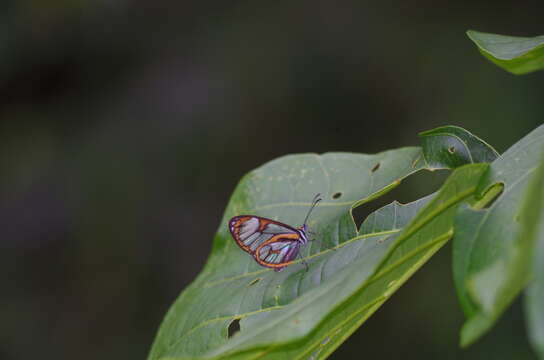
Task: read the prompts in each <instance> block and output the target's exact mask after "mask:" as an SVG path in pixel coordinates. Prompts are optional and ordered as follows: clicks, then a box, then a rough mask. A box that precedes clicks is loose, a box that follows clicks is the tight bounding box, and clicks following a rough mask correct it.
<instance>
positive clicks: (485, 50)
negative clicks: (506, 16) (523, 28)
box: [467, 30, 544, 75]
mask: <svg viewBox="0 0 544 360" xmlns="http://www.w3.org/2000/svg"><path fill="white" fill-rule="evenodd" d="M467 35H468V37H469V38H470V39H471V40H472V41H473V42H474V43H475V44H476V46H478V49H479V50H480V52H481V53H482V54H483V55H484V56H485V57H486V58H488V59H489V60H491V61H492V62H494V63H495V64H497V65H498V66H499V67H501V68H503V69H504V70H506V71H509V72H511V73H512V74H516V75H522V74H527V73H530V72H533V71H537V70H542V69H544V35H541V36H535V37H518V36H505V35H497V34H488V33H482V32H478V31H474V30H469V31H467Z"/></svg>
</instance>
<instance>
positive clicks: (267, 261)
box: [253, 234, 301, 271]
mask: <svg viewBox="0 0 544 360" xmlns="http://www.w3.org/2000/svg"><path fill="white" fill-rule="evenodd" d="M290 235H291V234H279V235H276V236H273V237H272V238H271V239H270V240H268V241H266V242H265V243H264V244H262V245H261V246H259V247H258V248H257V250H256V251H255V254H254V255H253V256H254V257H255V260H257V262H258V263H259V264H261V265H262V266H266V267H269V268H274V270H276V271H281V270H282V269H283V268H284V267H286V266H287V265H289V264H291V262H292V261H293V260H294V259H295V258H296V257H297V255H298V252H299V250H300V244H301V243H300V241H298V239H299V238H298V237H295V236H290ZM293 235H294V234H293Z"/></svg>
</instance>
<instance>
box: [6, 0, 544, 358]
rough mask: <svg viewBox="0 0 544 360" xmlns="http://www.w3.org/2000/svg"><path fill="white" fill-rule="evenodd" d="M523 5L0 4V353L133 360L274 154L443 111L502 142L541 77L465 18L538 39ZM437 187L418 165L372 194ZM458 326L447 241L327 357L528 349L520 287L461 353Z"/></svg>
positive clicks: (392, 133) (369, 140) (59, 0)
mask: <svg viewBox="0 0 544 360" xmlns="http://www.w3.org/2000/svg"><path fill="white" fill-rule="evenodd" d="M151 3H153V4H151ZM378 4H379V5H378ZM542 10H543V8H542V1H539V2H534V3H531V2H527V1H524V2H514V1H512V2H507V1H502V2H501V1H479V2H466V3H464V2H459V1H453V0H452V1H419V2H411V1H403V0H389V1H387V0H386V1H380V2H370V1H368V2H364V1H341V2H332V1H317V0H312V1H289V2H275V1H273V2H260V1H253V2H249V1H248V2H232V1H223V2H217V3H210V2H208V3H206V2H204V1H202V2H196V1H195V2H191V1H167V2H158V1H157V2H151V1H130V0H124V1H105V0H99V1H92V2H85V1H67V0H56V1H46V0H19V1H6V0H4V1H3V2H2V4H1V5H0V119H1V123H0V186H1V188H0V196H1V197H0V226H1V228H0V229H1V230H0V236H1V241H0V263H1V269H2V271H1V272H0V273H1V275H0V276H1V278H0V279H1V289H2V290H1V295H0V321H1V325H0V358H2V359H79V360H87V359H104V360H108V359H143V358H145V357H146V356H147V353H148V351H149V348H150V345H151V342H152V340H153V337H154V335H155V332H156V330H157V328H158V326H159V324H160V321H161V319H162V317H163V316H164V314H165V312H166V310H167V309H168V307H169V306H170V304H171V303H172V302H173V301H174V299H175V298H176V297H177V295H178V294H179V292H180V291H181V290H182V289H183V288H184V287H185V286H186V285H187V284H188V283H189V282H190V281H191V280H192V279H193V278H194V277H195V275H196V274H197V273H198V272H199V271H200V269H201V268H202V266H203V263H204V262H205V259H206V257H207V254H208V252H209V250H210V244H211V239H212V235H213V233H214V232H215V231H216V227H217V224H218V223H219V221H220V218H221V216H222V212H223V210H224V207H225V205H226V203H227V201H228V199H229V196H230V194H231V192H232V190H233V188H234V187H235V185H236V183H237V181H238V180H239V179H240V178H241V177H242V175H243V174H245V173H246V172H248V171H249V170H251V169H253V168H255V167H257V166H259V165H261V164H262V163H264V162H266V161H268V160H271V159H273V158H275V157H278V156H281V155H284V154H288V153H297V152H318V153H319V152H326V151H339V150H341V151H354V152H364V153H374V152H378V151H382V150H386V149H390V148H396V147H401V146H407V145H418V139H417V133H418V132H419V131H423V130H427V129H431V128H433V127H436V126H439V125H445V124H455V125H459V126H463V127H465V128H467V129H468V130H470V131H472V132H474V133H476V134H477V135H479V136H481V137H482V138H484V139H485V140H487V141H488V142H490V143H491V144H493V145H494V146H495V147H496V148H497V150H499V151H500V152H503V151H504V150H506V149H507V148H508V147H509V146H510V145H511V144H513V143H514V142H516V141H517V140H519V139H520V138H521V137H522V136H524V135H525V134H526V133H528V132H529V131H530V130H532V129H533V128H535V127H536V126H537V125H539V124H541V123H542V122H543V119H544V104H543V96H542V94H543V93H544V91H543V90H544V81H543V80H544V77H543V76H544V73H542V72H541V73H535V74H532V75H528V76H523V77H515V76H513V75H510V74H508V73H506V72H504V71H502V70H500V69H498V68H497V67H495V66H494V65H492V64H490V63H489V62H488V61H487V60H485V59H484V58H482V56H480V55H479V53H478V52H477V50H476V49H475V47H474V46H473V44H472V43H471V42H470V41H469V40H468V38H467V37H466V36H465V31H466V30H467V29H469V28H470V29H475V30H480V31H487V32H495V33H503V34H512V35H520V36H533V35H539V34H544V27H543V26H542V24H543V23H542ZM441 179H443V176H442V178H441ZM438 186H439V181H438V180H437V179H436V178H435V177H434V176H433V174H424V175H418V176H416V177H415V178H414V179H411V180H409V181H408V183H407V184H403V185H401V186H400V188H399V189H397V190H395V193H394V194H393V195H391V197H392V198H391V197H390V198H389V200H392V199H393V198H397V199H399V200H401V201H408V200H414V199H415V198H417V196H420V195H423V194H426V193H428V192H430V190H432V189H431V187H432V188H433V189H434V188H436V187H438ZM372 206H377V205H376V204H374V205H372V204H371V205H369V207H368V208H367V209H366V211H370V210H371V207H372ZM462 321H463V315H462V313H461V310H460V308H459V306H458V304H457V300H456V297H455V293H454V289H453V285H452V279H451V270H450V248H449V247H446V248H445V249H443V250H442V251H441V252H440V253H439V254H438V255H437V256H435V257H434V258H433V259H432V260H431V261H430V262H429V263H428V264H427V265H425V267H424V268H423V269H422V270H421V271H419V272H418V273H417V274H416V275H415V276H414V278H413V279H411V280H410V281H409V282H408V283H407V284H406V285H405V286H403V287H402V288H401V290H399V292H398V293H397V294H395V296H393V298H392V299H391V300H390V301H388V302H387V303H386V304H385V305H384V307H382V308H381V309H380V310H379V311H378V312H377V313H376V314H375V316H373V317H372V318H371V319H370V320H369V321H368V322H367V323H365V325H364V326H363V327H362V328H361V329H360V330H358V331H357V332H356V333H355V334H354V335H353V336H352V337H351V338H350V339H349V340H348V341H347V342H346V343H345V344H344V345H343V346H341V347H340V349H339V350H338V351H337V352H336V353H335V354H334V355H333V356H332V358H334V359H359V358H365V359H377V358H379V359H397V358H414V359H534V355H533V354H532V352H531V350H530V348H529V346H528V344H527V341H526V340H525V329H524V323H523V313H522V307H521V302H520V301H518V302H517V303H516V304H515V305H514V306H513V307H512V308H511V309H509V310H508V311H507V313H506V314H505V316H504V317H503V318H502V319H501V321H500V322H499V323H498V325H497V326H496V328H495V329H494V330H493V331H492V332H491V333H490V334H489V335H487V336H486V337H485V338H484V339H483V340H482V341H480V342H478V343H477V344H475V345H474V346H472V347H471V348H470V349H468V350H466V351H462V350H460V349H459V348H458V346H457V341H458V335H457V334H458V331H459V329H460V326H461V324H462Z"/></svg>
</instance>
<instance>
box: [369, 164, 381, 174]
mask: <svg viewBox="0 0 544 360" xmlns="http://www.w3.org/2000/svg"><path fill="white" fill-rule="evenodd" d="M379 168H380V163H376V165H374V167H373V168H372V169H370V172H376V171H377V170H378V169H379Z"/></svg>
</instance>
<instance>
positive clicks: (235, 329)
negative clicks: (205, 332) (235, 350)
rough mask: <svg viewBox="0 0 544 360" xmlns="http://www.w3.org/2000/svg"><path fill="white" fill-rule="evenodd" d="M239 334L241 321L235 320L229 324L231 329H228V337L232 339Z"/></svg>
mask: <svg viewBox="0 0 544 360" xmlns="http://www.w3.org/2000/svg"><path fill="white" fill-rule="evenodd" d="M238 332H240V319H233V320H232V321H231V322H230V324H229V328H228V329H227V336H228V338H229V339H230V338H231V337H233V336H234V335H236V334H237V333H238Z"/></svg>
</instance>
